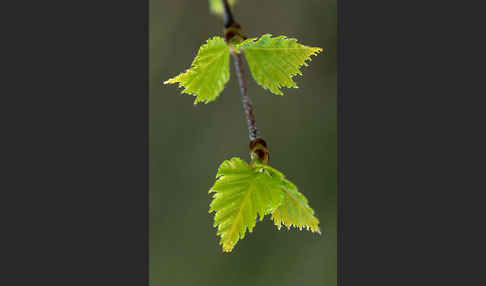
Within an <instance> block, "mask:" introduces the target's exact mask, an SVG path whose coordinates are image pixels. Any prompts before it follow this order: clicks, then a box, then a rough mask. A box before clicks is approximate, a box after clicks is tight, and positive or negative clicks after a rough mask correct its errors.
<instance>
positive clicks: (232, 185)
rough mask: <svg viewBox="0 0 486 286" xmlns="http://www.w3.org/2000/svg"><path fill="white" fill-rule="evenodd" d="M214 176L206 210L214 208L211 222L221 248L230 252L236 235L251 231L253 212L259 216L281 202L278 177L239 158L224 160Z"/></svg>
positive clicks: (254, 215) (236, 239)
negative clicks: (210, 200)
mask: <svg viewBox="0 0 486 286" xmlns="http://www.w3.org/2000/svg"><path fill="white" fill-rule="evenodd" d="M217 178H218V179H217V180H216V182H215V183H214V185H213V186H212V187H211V189H210V190H209V193H215V194H214V195H213V201H212V202H211V204H210V209H209V212H210V213H211V212H213V211H215V212H216V214H215V216H214V226H215V227H217V228H218V231H217V234H218V235H219V236H220V237H221V239H220V244H221V245H222V246H223V251H225V252H230V251H231V250H232V249H233V247H234V246H235V244H236V243H237V242H238V240H239V239H243V238H244V237H245V233H246V230H247V229H248V231H249V232H250V233H251V232H252V231H253V228H254V227H255V224H256V220H257V215H259V216H260V220H262V219H263V217H264V216H265V215H266V214H269V213H271V212H272V211H273V210H274V209H276V208H277V207H278V206H279V205H280V203H281V202H282V187H281V180H280V178H279V177H276V176H272V174H269V172H266V171H265V170H264V169H263V168H252V167H250V166H249V165H248V164H247V163H246V162H244V161H243V160H241V159H240V158H231V159H230V160H226V161H224V162H223V163H222V164H221V165H220V167H219V169H218V173H217Z"/></svg>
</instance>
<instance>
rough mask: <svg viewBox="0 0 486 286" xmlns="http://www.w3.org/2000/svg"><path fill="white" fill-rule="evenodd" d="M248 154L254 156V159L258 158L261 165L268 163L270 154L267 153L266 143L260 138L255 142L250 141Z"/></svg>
mask: <svg viewBox="0 0 486 286" xmlns="http://www.w3.org/2000/svg"><path fill="white" fill-rule="evenodd" d="M250 153H252V154H255V155H256V157H258V159H260V161H261V162H262V163H263V164H267V163H268V159H269V157H270V154H269V151H268V148H267V143H266V142H265V140H263V139H261V138H257V139H255V140H252V141H251V142H250Z"/></svg>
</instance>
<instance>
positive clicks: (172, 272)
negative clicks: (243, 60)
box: [149, 0, 337, 286]
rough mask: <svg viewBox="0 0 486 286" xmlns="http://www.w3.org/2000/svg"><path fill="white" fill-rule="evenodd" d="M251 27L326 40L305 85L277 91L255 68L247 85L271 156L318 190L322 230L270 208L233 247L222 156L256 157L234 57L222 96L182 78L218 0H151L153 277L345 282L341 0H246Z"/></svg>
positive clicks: (245, 23)
mask: <svg viewBox="0 0 486 286" xmlns="http://www.w3.org/2000/svg"><path fill="white" fill-rule="evenodd" d="M233 12H234V16H235V18H236V20H237V21H238V22H239V23H240V24H241V25H242V27H243V29H244V31H245V33H246V35H247V36H248V37H255V36H258V35H261V34H263V33H271V34H273V35H287V36H289V37H295V38H297V39H298V40H299V42H301V43H303V44H305V45H309V46H317V47H322V48H325V49H326V50H327V52H326V53H327V56H326V55H325V54H326V53H321V54H319V55H318V56H316V57H312V58H313V60H312V62H311V64H310V66H309V67H304V68H303V69H302V71H303V77H299V76H297V77H296V78H295V79H296V82H297V84H298V85H299V88H298V89H284V90H283V92H284V94H285V96H275V95H272V94H270V93H269V92H268V91H265V90H264V89H262V88H261V87H259V86H258V85H257V84H256V83H255V82H254V81H253V79H251V77H250V74H249V70H248V67H247V66H245V67H246V72H247V75H246V76H247V81H248V91H249V95H250V97H251V99H252V101H253V104H254V106H255V115H256V122H257V126H258V128H259V129H260V130H261V132H262V133H261V134H262V135H263V138H264V139H265V140H266V141H267V143H268V145H269V148H270V164H271V166H273V167H274V168H277V169H278V170H280V171H282V172H283V173H284V174H285V175H286V176H287V178H289V179H290V180H291V181H293V182H294V183H295V184H296V185H297V186H298V187H299V190H300V191H301V192H302V193H303V194H304V195H305V196H306V197H307V198H308V199H309V202H310V205H311V207H312V208H313V209H314V210H315V212H316V216H317V217H318V218H319V220H320V227H321V230H322V235H318V234H314V233H311V232H308V231H297V230H294V229H292V230H290V231H287V230H281V231H277V229H276V227H275V226H274V225H273V223H272V222H271V220H270V218H269V217H266V218H265V219H264V221H263V222H259V223H257V225H256V227H255V229H254V231H253V233H251V234H249V235H247V236H246V237H245V239H244V240H241V241H239V242H238V243H237V245H236V247H235V249H234V250H233V252H231V253H229V254H228V253H223V252H222V251H221V246H220V245H219V243H218V242H219V238H218V237H217V236H216V229H215V228H213V226H212V223H213V214H208V209H209V202H210V199H211V198H210V196H209V195H208V190H209V187H210V186H211V185H212V184H213V183H214V179H215V175H216V171H217V168H218V166H219V164H220V163H221V162H223V161H224V160H226V159H229V158H231V157H233V156H238V157H240V158H242V159H244V160H246V161H248V159H249V156H248V143H249V139H248V129H247V125H246V120H245V116H244V112H243V108H242V105H241V100H240V93H239V90H238V83H237V80H236V76H235V73H234V66H233V63H232V62H231V64H230V69H231V70H230V72H231V75H230V81H229V82H228V84H227V85H226V88H225V89H224V91H223V93H222V94H221V96H220V97H219V98H218V99H217V100H216V101H215V102H211V103H209V104H199V105H197V106H194V105H193V101H194V97H192V96H190V95H186V94H184V95H181V94H180V91H181V89H178V88H177V86H176V85H170V86H167V85H166V86H163V87H162V88H161V87H160V81H165V80H166V79H168V78H170V77H173V76H175V75H176V74H178V73H180V72H184V71H185V70H186V69H187V68H189V67H190V64H191V62H192V60H193V58H194V56H195V55H196V53H197V51H198V48H199V46H200V45H201V44H203V43H204V42H205V41H206V40H207V39H208V38H210V37H212V36H215V35H220V36H221V35H222V19H221V18H218V17H216V16H214V15H211V14H209V8H208V1H207V0H200V1H190V0H179V1H165V0H150V12H149V17H150V18H149V23H150V27H149V28H150V34H149V35H150V36H149V37H150V38H149V48H150V51H149V53H150V54H149V67H150V83H149V84H150V273H149V276H150V285H151V286H156V285H169V286H182V285H215V286H220V285H234V286H238V285H245V286H248V285H252V286H259V285H262V286H263V285H266V286H272V285H279V286H285V285H306V286H313V285H332V286H334V285H336V284H337V283H336V280H337V279H336V278H337V251H336V249H337V240H336V238H337V237H336V222H337V194H336V192H337V118H336V109H337V108H336V101H337V100H336V96H337V89H336V83H337V73H336V71H337V60H336V52H337V12H336V1H335V0H309V1H295V0H293V1H292V0H272V1H263V0H240V1H239V3H238V4H237V5H236V6H235V7H234V9H233Z"/></svg>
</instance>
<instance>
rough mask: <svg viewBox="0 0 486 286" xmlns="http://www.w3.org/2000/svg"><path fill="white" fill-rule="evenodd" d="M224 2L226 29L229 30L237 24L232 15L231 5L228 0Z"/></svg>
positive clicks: (222, 0)
mask: <svg viewBox="0 0 486 286" xmlns="http://www.w3.org/2000/svg"><path fill="white" fill-rule="evenodd" d="M221 2H223V10H224V27H225V28H228V27H229V26H231V25H233V23H234V22H235V20H234V18H233V14H232V13H231V8H230V5H229V4H228V1H227V0H221Z"/></svg>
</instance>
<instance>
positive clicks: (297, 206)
mask: <svg viewBox="0 0 486 286" xmlns="http://www.w3.org/2000/svg"><path fill="white" fill-rule="evenodd" d="M282 186H283V187H282V190H283V200H282V204H281V205H280V206H279V207H278V208H277V209H275V210H274V211H273V212H272V219H273V222H274V224H275V225H276V226H277V228H278V229H280V228H281V226H282V225H285V226H286V227H288V228H290V227H291V226H294V227H297V228H299V230H302V228H306V229H307V230H310V231H312V232H318V233H319V234H320V233H321V230H320V229H319V220H318V219H317V218H316V217H315V216H314V210H313V209H312V208H311V207H310V206H309V204H308V201H307V198H306V197H305V196H304V195H303V194H301V193H300V192H299V191H298V190H297V187H296V186H295V185H294V184H293V183H292V182H290V181H289V180H287V179H283V181H282Z"/></svg>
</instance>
